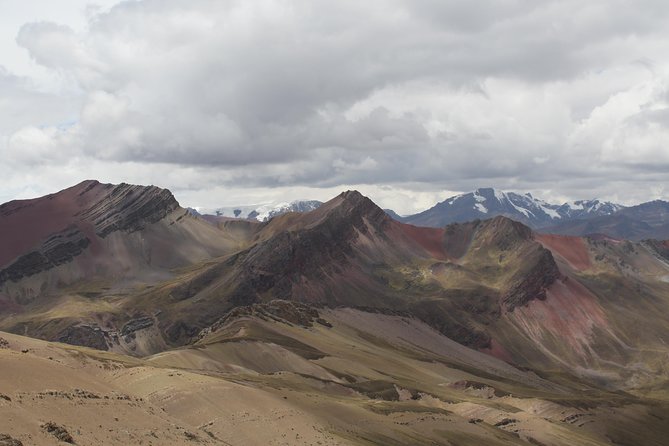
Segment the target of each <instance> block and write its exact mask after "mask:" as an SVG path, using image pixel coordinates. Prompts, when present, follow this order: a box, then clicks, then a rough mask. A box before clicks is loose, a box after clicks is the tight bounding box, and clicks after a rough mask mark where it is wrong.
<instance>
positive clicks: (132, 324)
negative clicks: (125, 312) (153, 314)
mask: <svg viewBox="0 0 669 446" xmlns="http://www.w3.org/2000/svg"><path fill="white" fill-rule="evenodd" d="M153 324H154V321H153V319H152V318H150V317H148V316H143V317H138V318H136V319H131V320H129V321H128V322H126V324H125V325H124V326H123V328H121V336H123V338H124V339H125V341H126V342H131V341H132V340H133V339H134V338H135V332H137V331H140V330H144V329H145V328H150V327H153Z"/></svg>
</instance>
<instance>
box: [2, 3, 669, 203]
mask: <svg viewBox="0 0 669 446" xmlns="http://www.w3.org/2000/svg"><path fill="white" fill-rule="evenodd" d="M88 14H89V18H88V20H89V22H88V28H87V29H86V30H83V31H75V30H73V29H72V28H70V27H68V25H67V24H64V23H50V22H35V23H28V24H25V25H24V26H22V27H21V29H20V32H19V33H18V36H17V44H18V45H20V46H22V47H23V48H25V49H26V50H27V51H28V52H29V54H30V56H31V57H32V59H33V60H34V61H35V63H37V64H39V65H40V66H41V67H43V68H44V69H48V70H51V71H53V72H54V73H55V74H57V75H58V76H60V78H62V79H63V80H64V82H67V83H68V85H72V86H73V87H72V89H71V91H74V92H75V93H74V95H72V94H70V95H68V99H67V100H68V102H67V104H69V105H67V106H62V107H61V108H60V109H59V108H58V107H54V98H59V97H62V92H54V93H53V94H44V93H40V94H37V93H31V92H30V91H29V90H30V89H26V88H25V86H23V85H19V84H21V82H18V81H16V80H12V77H11V74H9V73H5V74H4V75H2V73H0V89H1V90H2V91H11V92H12V93H11V94H12V95H19V94H20V95H21V98H22V99H21V100H19V101H18V102H19V103H22V104H26V106H25V107H24V111H23V112H22V116H23V118H22V119H18V120H14V121H8V120H5V122H6V123H7V124H6V125H4V126H3V127H2V128H0V132H2V133H3V134H4V143H3V144H0V153H1V154H2V156H3V157H4V158H5V159H11V160H13V163H14V168H13V170H12V172H6V173H7V175H8V178H10V179H12V180H11V181H13V182H14V183H18V182H19V181H21V178H22V177H21V175H22V172H25V170H27V169H29V168H30V169H34V168H37V167H38V166H48V167H44V169H48V170H49V171H52V170H54V169H56V168H57V166H61V167H62V168H63V169H70V172H72V171H77V170H80V169H86V168H87V167H88V166H92V165H96V166H102V165H106V166H108V167H107V170H106V172H109V175H110V177H112V178H128V179H130V177H132V175H133V174H130V173H128V172H129V171H128V170H127V166H128V165H133V166H134V165H141V166H146V169H144V171H145V172H148V171H151V170H152V171H154V172H161V176H159V177H158V178H157V179H158V181H156V182H158V183H159V184H162V185H164V186H167V187H171V188H173V189H181V190H184V191H191V190H204V189H207V188H209V189H211V188H213V187H214V185H220V186H223V187H226V186H227V187H237V188H238V187H240V186H246V187H249V188H259V189H262V188H282V189H283V190H284V191H289V190H290V189H291V188H293V189H294V190H297V189H299V188H304V187H310V188H328V190H329V188H336V187H338V186H344V185H364V184H385V185H389V186H390V187H394V188H396V189H397V190H402V191H403V192H402V193H405V192H406V191H409V192H406V193H410V191H414V193H415V194H416V196H418V195H419V194H423V195H420V196H421V197H425V195H424V193H425V191H428V190H429V191H432V192H431V193H433V194H434V195H435V196H436V195H438V194H439V191H441V190H451V191H453V190H455V191H457V190H468V189H471V188H474V187H478V186H484V185H494V186H497V187H502V188H509V189H514V188H515V189H526V190H530V191H534V192H536V191H539V193H541V192H543V193H544V194H545V195H547V198H550V197H551V196H554V197H569V198H580V197H586V196H590V195H592V194H594V193H596V194H598V195H600V196H603V197H609V198H614V197H615V198H619V199H622V200H641V199H647V198H653V197H654V196H657V195H658V194H664V193H665V191H664V189H663V187H662V186H658V184H661V183H662V182H663V181H666V180H667V179H669V178H667V174H666V173H665V172H667V167H669V150H667V147H669V145H668V144H667V143H669V130H668V129H667V126H668V124H669V120H668V119H669V118H668V117H669V104H668V100H667V99H668V95H667V91H668V90H667V82H668V81H669V58H668V56H667V54H669V51H668V50H669V38H667V37H666V29H667V26H668V25H669V4H667V3H666V2H661V1H650V0H643V1H634V2H632V1H629V0H627V1H624V0H617V1H614V2H611V1H604V0H601V1H597V0H596V1H592V2H587V3H583V2H577V1H543V2H536V1H530V0H486V1H483V2H460V1H455V0H454V1H435V0H413V1H399V0H393V1H390V2H389V1H383V2H382V1H368V2H352V1H351V2H349V1H343V2H326V1H300V0H292V1H291V0H281V1H271V2H270V1H252V2H249V1H233V2H218V1H208V0H194V1H189V2H182V1H176V0H170V1H157V0H143V1H137V2H122V3H119V4H118V5H116V6H115V7H113V8H112V9H111V10H109V11H107V12H101V13H95V12H94V11H92V10H88ZM16 92H21V93H16ZM31 95H33V96H31ZM44 104H47V106H46V107H45V106H44ZM44 110H51V111H49V112H48V113H46V112H44ZM31 111H34V112H35V114H34V115H32V116H33V117H32V118H31V114H30V113H31ZM11 114H12V112H11V111H10V110H9V109H4V108H2V105H1V104H0V115H1V116H2V117H3V119H4V117H5V116H10V115H11ZM68 117H69V118H68ZM1 121H2V120H0V122H1ZM21 166H23V170H22V168H21ZM120 166H126V167H125V168H124V167H120ZM124 169H126V170H124ZM101 170H102V171H105V169H101ZM45 171H46V170H45ZM166 172H169V174H166ZM124 173H125V176H124ZM75 176H76V175H75ZM61 177H65V176H64V175H57V176H55V177H53V178H54V180H53V183H54V184H60V182H61V181H65V180H62V179H61ZM23 178H25V176H24V177H23ZM56 178H58V179H56ZM146 178H147V179H148V178H152V177H151V175H150V174H148V173H147V174H146ZM185 178H187V179H188V182H189V184H188V186H185V185H183V184H180V181H183V180H184V179H185ZM140 179H141V176H140ZM71 182H74V180H73V181H71ZM143 182H147V181H143ZM620 184H634V186H635V189H634V190H633V191H632V190H631V189H629V188H628V189H629V190H628V189H626V188H623V192H621V189H620V187H619V186H620ZM64 185H65V184H64ZM45 187H46V186H45ZM300 190H302V189H300ZM377 192H379V191H377ZM268 194H269V192H268ZM384 196H386V197H387V196H388V195H384ZM387 199H388V203H387V205H389V206H392V205H393V203H392V199H390V198H387ZM402 203H404V204H399V206H404V205H405V204H406V200H404V201H403V202H402Z"/></svg>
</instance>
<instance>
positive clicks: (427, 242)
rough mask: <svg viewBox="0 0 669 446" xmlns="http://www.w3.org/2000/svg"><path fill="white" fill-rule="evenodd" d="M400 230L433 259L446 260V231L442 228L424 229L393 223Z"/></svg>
mask: <svg viewBox="0 0 669 446" xmlns="http://www.w3.org/2000/svg"><path fill="white" fill-rule="evenodd" d="M393 223H394V224H395V226H396V228H398V230H399V231H400V232H401V233H402V234H403V235H404V236H405V237H407V238H408V239H409V240H410V241H412V242H413V243H415V244H416V245H418V246H420V247H421V248H423V249H424V250H425V251H426V252H427V253H428V254H430V256H431V257H432V258H435V259H439V260H446V259H447V258H448V254H447V253H446V250H445V249H444V230H443V229H442V228H423V227H418V226H413V225H407V224H403V223H398V222H393Z"/></svg>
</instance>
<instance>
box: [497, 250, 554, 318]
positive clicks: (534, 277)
mask: <svg viewBox="0 0 669 446" xmlns="http://www.w3.org/2000/svg"><path fill="white" fill-rule="evenodd" d="M537 251H538V252H537V253H536V254H535V255H536V260H534V261H533V262H532V263H531V264H530V267H529V268H527V269H523V270H520V271H518V272H517V273H516V280H517V281H516V282H515V283H514V285H512V287H511V288H510V289H509V290H508V291H507V292H506V293H505V294H504V296H503V297H502V302H503V303H504V305H505V307H506V309H507V310H508V311H513V309H514V308H516V307H519V306H523V305H526V304H527V303H528V302H530V301H531V300H533V299H539V300H544V299H546V290H547V289H548V288H549V287H550V286H551V285H552V284H553V283H555V281H556V280H558V279H559V278H560V276H561V274H560V270H559V269H558V266H557V264H556V263H555V259H553V254H551V252H550V251H549V250H547V249H545V248H541V247H538V248H537Z"/></svg>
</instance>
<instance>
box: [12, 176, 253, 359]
mask: <svg viewBox="0 0 669 446" xmlns="http://www.w3.org/2000/svg"><path fill="white" fill-rule="evenodd" d="M243 243H244V242H243V241H242V240H240V239H239V238H237V234H235V233H233V232H230V231H225V230H222V229H221V228H217V227H215V226H212V225H210V224H208V223H206V222H205V221H203V220H200V219H198V218H196V217H193V216H191V215H190V214H189V213H188V212H187V211H186V210H184V209H182V208H180V207H179V205H178V203H177V201H176V200H175V199H174V197H173V196H172V194H171V193H170V192H169V191H167V190H164V189H159V188H157V187H153V186H150V187H143V186H131V185H127V184H121V185H109V184H100V183H98V182H97V181H85V182H83V183H81V184H78V185H76V186H74V187H71V188H69V189H66V190H64V191H61V192H59V193H56V194H52V195H49V196H46V197H43V198H38V199H33V200H20V201H13V202H10V203H7V204H4V205H2V206H1V207H0V245H2V246H3V247H5V249H3V250H2V251H1V253H0V309H5V311H4V312H3V313H4V315H3V316H5V317H4V318H3V320H2V321H1V322H0V324H2V326H3V327H5V328H6V329H11V330H14V331H21V332H22V333H30V334H35V335H40V336H43V337H47V338H49V339H59V340H63V341H67V342H73V343H84V344H85V345H94V346H97V347H99V348H101V347H103V346H105V344H106V342H107V341H106V340H105V339H104V337H103V334H102V332H101V331H100V330H99V327H98V326H99V325H100V324H103V323H109V322H105V319H108V317H109V316H105V314H109V313H111V314H113V313H115V312H116V310H115V309H114V307H115V306H116V305H115V304H114V305H110V304H108V303H102V301H101V300H98V299H96V297H97V296H100V295H102V294H106V295H109V296H117V297H121V296H124V295H126V294H128V293H129V292H132V290H134V289H136V288H142V287H146V286H150V285H151V284H153V283H156V282H159V281H164V280H167V279H169V278H170V277H172V276H173V275H174V272H173V270H174V269H175V268H181V267H187V266H191V265H193V264H194V263H197V262H201V261H203V260H207V259H210V258H212V257H214V256H218V255H222V254H225V253H227V252H231V251H235V250H237V249H238V248H239V246H241V244H243ZM67 307H71V308H72V309H73V310H75V312H74V313H72V312H69V311H56V310H55V309H57V308H67ZM88 314H98V316H96V319H98V320H96V321H95V322H94V321H91V320H89V321H88V322H87V323H82V316H84V315H88ZM123 317H124V318H127V316H123ZM83 319H88V318H87V317H84V318H83Z"/></svg>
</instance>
